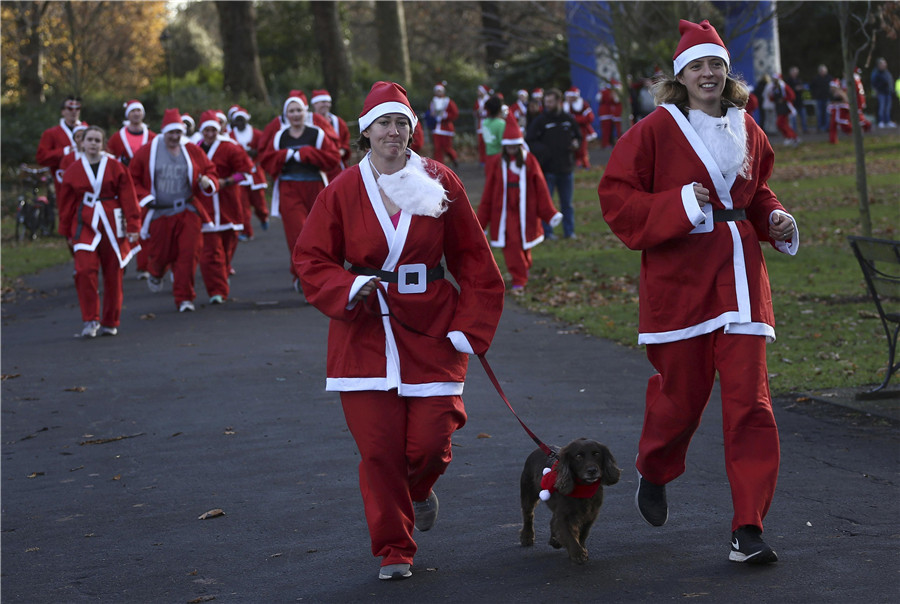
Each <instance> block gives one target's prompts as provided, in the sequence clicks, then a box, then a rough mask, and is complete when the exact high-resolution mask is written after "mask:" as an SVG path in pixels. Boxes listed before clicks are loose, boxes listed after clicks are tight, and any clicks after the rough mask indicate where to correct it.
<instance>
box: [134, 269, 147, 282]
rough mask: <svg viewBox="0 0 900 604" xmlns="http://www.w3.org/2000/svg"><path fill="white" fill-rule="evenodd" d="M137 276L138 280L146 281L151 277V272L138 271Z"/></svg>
mask: <svg viewBox="0 0 900 604" xmlns="http://www.w3.org/2000/svg"><path fill="white" fill-rule="evenodd" d="M136 278H137V280H138V281H144V280H146V279H149V278H150V273H149V272H147V271H138V272H137V275H136Z"/></svg>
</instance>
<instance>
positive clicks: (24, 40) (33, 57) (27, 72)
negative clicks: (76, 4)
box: [15, 2, 50, 103]
mask: <svg viewBox="0 0 900 604" xmlns="http://www.w3.org/2000/svg"><path fill="white" fill-rule="evenodd" d="M49 5H50V3H49V2H16V3H15V6H16V9H15V13H16V21H15V23H16V32H17V34H18V37H19V40H20V41H21V47H20V48H21V50H20V54H19V61H18V63H19V85H20V86H21V89H22V93H23V95H24V99H23V100H24V101H25V102H26V103H43V102H44V45H43V42H42V41H41V34H40V25H41V19H42V18H43V16H44V13H46V12H47V7H48V6H49Z"/></svg>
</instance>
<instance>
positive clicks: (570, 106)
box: [563, 86, 597, 168]
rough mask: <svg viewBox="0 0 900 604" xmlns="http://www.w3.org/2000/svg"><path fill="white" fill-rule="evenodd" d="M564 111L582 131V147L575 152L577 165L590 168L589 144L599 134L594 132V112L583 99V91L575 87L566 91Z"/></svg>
mask: <svg viewBox="0 0 900 604" xmlns="http://www.w3.org/2000/svg"><path fill="white" fill-rule="evenodd" d="M563 111H565V112H566V113H568V114H569V115H571V116H572V117H574V118H575V122H576V123H577V124H578V127H579V128H580V129H581V146H580V147H578V151H576V152H575V165H576V166H580V167H582V168H590V167H591V158H590V156H589V155H588V143H589V142H590V141H592V140H594V139H595V138H597V132H596V131H595V130H594V110H593V109H591V104H590V103H588V102H586V101H585V100H584V99H583V98H582V97H581V91H580V90H578V88H575V87H574V86H573V87H572V88H570V89H569V90H567V91H566V100H565V102H564V103H563Z"/></svg>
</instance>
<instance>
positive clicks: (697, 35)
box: [672, 19, 731, 75]
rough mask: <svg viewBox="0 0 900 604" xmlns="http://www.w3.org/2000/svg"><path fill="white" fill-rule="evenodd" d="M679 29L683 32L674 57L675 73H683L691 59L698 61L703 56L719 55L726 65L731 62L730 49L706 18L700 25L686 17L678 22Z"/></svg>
mask: <svg viewBox="0 0 900 604" xmlns="http://www.w3.org/2000/svg"><path fill="white" fill-rule="evenodd" d="M678 31H679V32H680V33H681V41H680V42H678V48H676V49H675V55H674V56H673V57H672V60H673V61H674V66H675V75H678V74H679V73H681V70H682V69H684V68H685V66H686V65H687V64H688V63H690V62H691V61H696V60H697V59H701V58H703V57H718V58H720V59H722V60H723V61H725V67H726V68H727V67H728V65H729V64H730V62H731V61H730V58H729V56H728V49H727V48H725V43H724V42H722V38H720V37H719V34H718V32H717V31H716V29H715V28H714V27H713V26H712V25H710V24H709V21H707V20H706V19H704V20H703V21H701V22H700V24H699V25H698V24H697V23H691V22H690V21H685V20H684V19H682V20H681V22H680V23H679V24H678Z"/></svg>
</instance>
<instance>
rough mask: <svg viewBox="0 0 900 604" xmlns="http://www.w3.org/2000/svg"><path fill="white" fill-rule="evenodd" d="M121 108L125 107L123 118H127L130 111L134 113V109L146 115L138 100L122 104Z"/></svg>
mask: <svg viewBox="0 0 900 604" xmlns="http://www.w3.org/2000/svg"><path fill="white" fill-rule="evenodd" d="M123 106H124V107H125V117H128V114H129V113H131V112H132V111H134V110H135V109H140V110H141V113H144V114H146V113H147V112H146V111H144V105H142V104H141V102H140V101H138V100H134V99H133V100H130V101H128V102H127V103H123Z"/></svg>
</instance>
